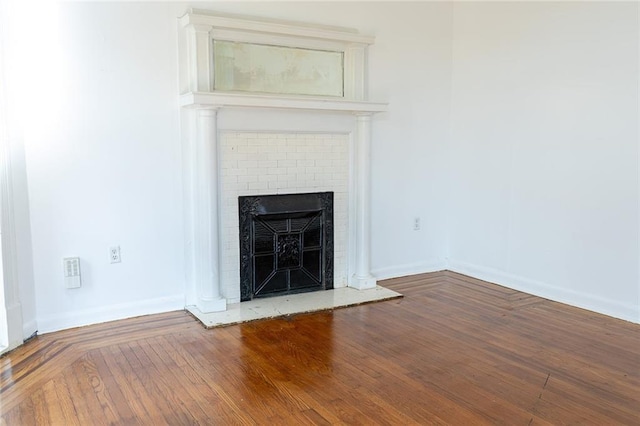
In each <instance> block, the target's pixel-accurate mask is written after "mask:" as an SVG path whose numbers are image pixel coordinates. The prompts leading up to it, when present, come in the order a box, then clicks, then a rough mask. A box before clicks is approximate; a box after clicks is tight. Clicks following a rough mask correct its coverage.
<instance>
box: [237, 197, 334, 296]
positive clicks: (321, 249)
mask: <svg viewBox="0 0 640 426" xmlns="http://www.w3.org/2000/svg"><path fill="white" fill-rule="evenodd" d="M238 207H239V208H238V211H239V220H240V300H241V301H247V300H251V299H254V298H258V297H268V296H278V295H284V294H292V293H301V292H308V291H317V290H327V289H332V288H333V192H316V193H308V194H283V195H258V196H243V197H238Z"/></svg>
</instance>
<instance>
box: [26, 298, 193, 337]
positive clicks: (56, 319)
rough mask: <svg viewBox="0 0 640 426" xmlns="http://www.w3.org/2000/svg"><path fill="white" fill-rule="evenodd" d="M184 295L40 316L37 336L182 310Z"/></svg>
mask: <svg viewBox="0 0 640 426" xmlns="http://www.w3.org/2000/svg"><path fill="white" fill-rule="evenodd" d="M184 307H185V299H184V294H175V295H172V296H166V297H158V298H156V299H147V300H143V301H141V302H135V303H121V304H117V305H110V306H100V307H97V308H91V309H80V310H77V311H71V312H66V313H64V314H63V315H52V316H49V317H47V316H41V317H39V318H38V325H39V330H38V334H43V333H51V332H54V331H59V330H64V329H67V328H73V327H82V326H85V325H91V324H99V323H102V322H108V321H115V320H120V319H125V318H132V317H137V316H141V315H151V314H159V313H163V312H171V311H178V310H183V309H184Z"/></svg>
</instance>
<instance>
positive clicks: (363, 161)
mask: <svg viewBox="0 0 640 426" xmlns="http://www.w3.org/2000/svg"><path fill="white" fill-rule="evenodd" d="M355 115H356V132H355V163H356V164H355V167H356V170H355V178H356V179H355V193H356V194H355V195H356V223H355V226H356V241H355V249H356V256H355V257H356V264H355V274H354V276H353V278H352V279H351V282H350V284H349V286H350V287H354V288H357V289H359V290H364V289H368V288H374V287H375V286H376V279H375V277H374V276H373V275H371V167H370V163H371V154H370V152H371V151H370V146H371V116H372V113H370V112H357V113H356V114H355Z"/></svg>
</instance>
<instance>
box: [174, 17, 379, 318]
mask: <svg viewBox="0 0 640 426" xmlns="http://www.w3.org/2000/svg"><path fill="white" fill-rule="evenodd" d="M180 26H181V33H180V49H179V51H180V87H181V92H182V94H181V95H180V98H179V103H180V106H181V107H182V110H183V112H184V114H183V124H184V130H183V147H184V150H183V154H184V163H183V167H184V173H185V176H184V181H185V194H186V207H185V220H186V223H185V228H186V230H187V232H186V234H187V240H186V256H187V257H186V261H187V271H186V278H187V287H188V288H187V290H188V291H187V304H188V305H193V304H195V305H196V307H197V308H198V310H199V311H200V312H202V313H207V312H216V311H224V310H225V309H226V306H227V301H226V299H225V298H224V297H223V296H222V295H221V291H220V290H221V283H220V279H221V277H220V275H221V274H220V253H221V252H222V250H224V247H222V246H221V242H220V240H221V239H220V238H219V235H220V229H219V227H220V214H219V209H220V206H221V203H220V195H219V191H220V188H219V179H220V175H219V167H218V166H219V158H218V156H219V153H218V151H219V144H220V135H219V128H220V123H219V119H220V114H219V112H220V111H221V110H224V111H225V112H227V111H229V112H231V113H232V114H235V115H236V116H238V114H240V115H241V117H248V116H251V115H252V114H254V115H253V116H255V113H256V111H257V112H260V111H269V112H270V113H274V112H275V113H278V112H279V113H282V114H283V115H286V114H294V115H295V114H296V113H301V112H305V113H307V114H308V113H309V112H311V114H312V115H313V114H314V113H317V115H318V116H321V117H322V120H331V118H330V117H329V116H335V115H336V114H337V115H339V116H342V117H344V116H351V117H353V121H350V122H351V125H350V130H348V131H347V132H348V133H349V134H350V135H351V141H352V142H351V144H352V145H351V149H352V152H351V163H350V165H349V167H350V175H351V176H352V181H351V185H350V193H349V197H350V199H351V201H350V202H349V205H350V206H351V207H350V208H352V209H353V211H351V212H350V213H349V220H348V228H349V230H350V233H352V235H353V241H351V242H350V244H349V250H350V252H351V253H349V257H350V258H352V259H353V264H350V265H349V274H350V275H349V277H348V283H347V284H348V286H349V287H354V288H357V289H361V290H364V289H370V288H374V287H376V279H375V278H374V277H373V276H372V274H371V272H370V257H371V253H370V250H371V247H370V233H371V229H370V228H371V208H370V181H371V179H370V146H371V139H372V132H371V118H372V116H373V115H374V114H376V113H380V112H384V111H386V109H387V104H385V103H380V102H371V101H369V100H368V99H367V93H366V92H367V91H366V84H365V83H366V75H365V74H366V73H365V70H366V67H365V57H366V49H367V47H368V45H370V44H372V43H373V37H370V36H365V35H361V34H358V32H357V31H354V30H349V29H337V28H333V27H331V28H321V27H317V26H311V25H305V24H299V23H283V22H277V23H273V22H264V21H260V20H256V19H239V18H236V17H220V16H214V15H210V14H206V13H202V12H194V11H191V12H190V13H187V14H186V15H185V16H183V17H182V18H181V19H180ZM216 39H219V40H226V41H236V40H237V41H240V42H255V43H265V44H275V45H283V46H289V47H301V48H310V49H326V50H332V51H340V52H342V54H343V61H344V62H343V67H344V80H343V84H344V94H343V96H341V97H339V96H308V95H288V94H273V93H270V94H262V93H256V92H228V91H218V90H215V88H214V87H213V86H214V83H213V77H212V71H213V59H214V57H213V42H214V41H215V40H216ZM321 113H322V114H321ZM326 113H330V114H329V115H328V116H327V115H326ZM242 114H248V115H245V116H242ZM322 120H321V121H322ZM240 121H242V120H240ZM326 124H327V128H330V127H331V125H332V123H331V122H326ZM238 130H241V129H238ZM283 130H285V129H283Z"/></svg>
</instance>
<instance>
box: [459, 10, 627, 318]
mask: <svg viewBox="0 0 640 426" xmlns="http://www.w3.org/2000/svg"><path fill="white" fill-rule="evenodd" d="M637 9H638V5H637V4H636V3H605V2H603V3H582V2H581V3H524V2H523V3H456V4H455V6H454V29H453V34H454V40H453V64H454V67H453V92H452V105H453V106H452V123H453V124H452V128H453V132H452V143H451V151H450V153H451V171H450V174H449V180H450V194H451V199H450V222H449V226H448V227H449V256H450V268H451V269H453V270H456V271H460V272H464V273H468V274H470V275H473V276H476V277H480V278H485V279H487V280H490V281H493V282H497V283H501V284H503V285H507V286H510V287H513V288H516V289H520V290H524V291H526V292H529V293H533V294H537V295H541V296H544V297H548V298H551V299H555V300H559V301H564V302H567V303H569V304H572V305H576V306H581V307H585V308H588V309H592V310H595V311H599V312H603V313H607V314H610V315H613V316H616V317H619V318H624V319H627V320H632V321H640V315H639V305H638V296H639V294H638V291H639V288H638V282H639V281H638V259H639V251H638V218H639V211H638V196H639V188H638V127H637V120H638V10H637Z"/></svg>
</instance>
